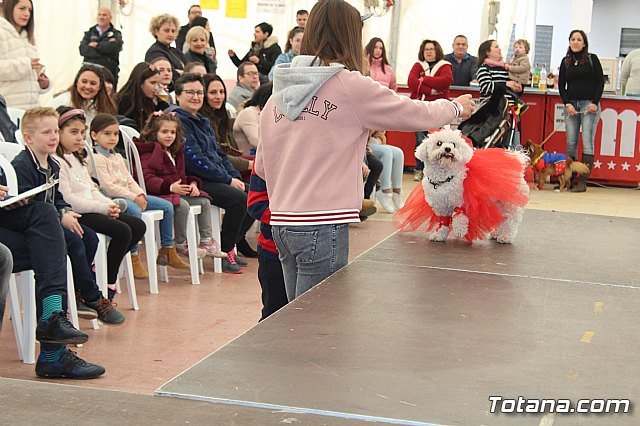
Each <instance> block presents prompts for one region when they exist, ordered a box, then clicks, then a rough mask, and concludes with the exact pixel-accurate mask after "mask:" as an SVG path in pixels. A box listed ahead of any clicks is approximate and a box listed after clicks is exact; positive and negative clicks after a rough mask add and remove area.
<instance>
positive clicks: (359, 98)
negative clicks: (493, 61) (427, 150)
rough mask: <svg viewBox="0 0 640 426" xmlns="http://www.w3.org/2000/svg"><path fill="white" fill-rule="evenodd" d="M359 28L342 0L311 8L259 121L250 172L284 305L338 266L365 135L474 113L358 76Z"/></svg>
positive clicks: (355, 202) (466, 100) (353, 211)
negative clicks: (264, 198) (262, 196)
mask: <svg viewBox="0 0 640 426" xmlns="http://www.w3.org/2000/svg"><path fill="white" fill-rule="evenodd" d="M362 26H363V24H362V21H361V18H360V13H359V12H358V10H357V9H356V8H354V7H353V6H351V5H350V4H349V3H347V2H346V1H344V0H320V1H318V2H317V3H316V5H315V6H314V7H313V10H312V11H311V14H310V15H309V21H308V23H307V27H306V29H305V36H304V39H303V40H302V48H301V54H300V55H298V56H296V57H295V58H294V59H293V62H292V63H291V64H281V65H277V66H276V69H275V71H274V78H273V96H272V97H271V99H270V100H269V101H268V102H267V104H266V105H265V107H264V110H263V113H262V114H260V144H259V145H258V149H257V153H256V159H255V164H254V170H255V173H256V175H257V176H258V177H259V178H261V179H263V180H264V181H265V182H266V187H267V192H268V194H269V204H270V210H271V225H273V238H274V241H275V242H276V245H277V247H278V251H279V256H280V260H281V262H282V270H283V274H284V278H285V287H286V291H287V297H288V298H289V300H293V299H294V298H296V297H298V296H299V295H301V294H302V293H304V292H305V291H307V290H308V289H310V288H312V287H313V286H315V285H316V284H317V283H319V282H320V281H322V280H324V279H325V278H327V277H328V276H329V275H331V274H332V273H334V272H335V271H337V270H338V269H340V268H342V267H343V266H345V265H346V264H347V259H348V255H349V223H354V222H359V221H360V218H359V214H358V213H359V211H360V207H361V205H362V199H363V193H364V188H363V182H362V170H361V165H362V159H363V158H364V156H365V149H366V144H367V137H368V134H369V130H370V129H387V130H399V131H405V132H415V131H418V130H424V129H433V128H438V127H441V126H444V125H446V124H449V123H451V121H452V120H453V119H455V118H456V117H462V118H467V117H469V116H470V115H471V111H472V110H473V102H472V101H471V95H463V96H461V97H459V98H457V99H456V100H454V101H453V102H452V101H449V100H446V99H439V100H437V101H435V102H422V101H417V100H411V99H409V98H407V97H405V96H398V95H397V94H396V93H395V92H393V91H391V90H389V89H388V88H386V87H383V86H381V85H380V84H378V83H376V82H374V81H373V80H371V79H370V78H368V77H364V76H363V75H362V74H361V73H360V71H361V69H362V58H364V53H363V49H362Z"/></svg>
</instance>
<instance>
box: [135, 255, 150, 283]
mask: <svg viewBox="0 0 640 426" xmlns="http://www.w3.org/2000/svg"><path fill="white" fill-rule="evenodd" d="M131 265H132V266H133V277H134V278H149V273H148V272H147V270H146V269H145V267H144V265H143V264H142V262H140V254H132V255H131Z"/></svg>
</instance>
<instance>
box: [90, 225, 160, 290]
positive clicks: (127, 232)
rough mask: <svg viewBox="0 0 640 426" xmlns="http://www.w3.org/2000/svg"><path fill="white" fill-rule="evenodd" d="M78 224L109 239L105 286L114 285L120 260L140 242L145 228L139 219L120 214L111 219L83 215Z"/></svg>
mask: <svg viewBox="0 0 640 426" xmlns="http://www.w3.org/2000/svg"><path fill="white" fill-rule="evenodd" d="M78 222H80V223H81V224H83V225H84V226H87V227H89V228H91V229H93V230H94V231H95V232H97V233H99V234H104V235H106V236H108V237H111V242H110V243H109V248H108V249H107V281H108V282H107V284H115V282H116V280H117V279H118V269H120V263H121V262H122V259H123V258H124V256H125V255H126V254H127V252H128V251H129V250H131V247H133V246H134V245H135V244H136V243H137V242H138V241H140V239H141V238H142V236H143V235H144V233H145V231H146V230H147V226H146V225H145V224H144V222H143V221H142V220H141V219H138V218H137V217H133V216H130V215H128V214H121V215H120V217H118V218H117V219H113V218H111V217H109V216H107V215H104V214H100V213H84V214H83V215H82V217H80V218H79V219H78Z"/></svg>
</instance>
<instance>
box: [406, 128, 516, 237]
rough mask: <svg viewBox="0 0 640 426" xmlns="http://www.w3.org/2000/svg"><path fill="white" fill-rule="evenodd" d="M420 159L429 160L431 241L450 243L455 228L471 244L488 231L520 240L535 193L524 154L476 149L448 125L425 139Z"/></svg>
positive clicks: (426, 178)
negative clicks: (526, 207) (530, 198)
mask: <svg viewBox="0 0 640 426" xmlns="http://www.w3.org/2000/svg"><path fill="white" fill-rule="evenodd" d="M416 158H418V159H420V160H422V161H423V162H424V179H423V180H422V187H423V189H424V199H425V200H426V202H427V204H428V206H429V207H430V209H432V211H433V216H434V217H431V218H430V221H431V226H430V227H429V228H430V229H432V230H433V228H435V231H434V232H433V233H432V234H431V235H430V237H429V239H430V240H431V241H445V240H446V239H447V236H448V235H449V232H450V231H453V234H454V235H455V236H456V237H458V238H464V239H466V240H468V241H469V242H471V241H472V240H474V239H483V238H485V237H486V236H487V235H491V236H492V237H493V238H495V239H496V240H497V241H498V242H499V243H511V242H513V241H514V239H515V237H516V234H517V232H518V225H519V224H520V222H521V220H522V214H523V211H524V205H526V203H527V201H528V195H529V187H528V185H527V184H526V182H525V180H524V168H525V167H526V165H527V157H526V155H525V154H524V153H521V152H513V151H506V150H503V149H499V148H493V149H485V150H478V151H475V152H474V150H473V148H472V147H471V145H470V143H469V141H468V139H466V138H465V137H464V136H463V135H462V134H461V133H460V132H459V131H457V130H450V129H444V130H440V131H437V132H434V133H431V134H430V135H429V136H427V138H425V140H424V141H423V142H422V144H421V145H420V146H419V147H418V148H417V149H416ZM417 189H419V188H417ZM414 207H415V206H414ZM409 208H410V207H409ZM424 209H425V210H426V209H427V207H424ZM405 213H406V212H405Z"/></svg>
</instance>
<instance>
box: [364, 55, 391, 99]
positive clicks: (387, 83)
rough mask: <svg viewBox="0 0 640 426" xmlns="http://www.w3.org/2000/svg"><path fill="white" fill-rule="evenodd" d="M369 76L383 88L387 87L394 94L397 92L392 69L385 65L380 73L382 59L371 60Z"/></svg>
mask: <svg viewBox="0 0 640 426" xmlns="http://www.w3.org/2000/svg"><path fill="white" fill-rule="evenodd" d="M369 75H370V76H371V78H372V79H374V80H375V81H377V82H378V83H380V84H382V85H383V86H384V87H388V88H389V89H391V90H393V91H394V92H397V91H398V83H397V82H396V75H395V73H394V72H393V68H391V67H390V66H389V65H385V66H384V72H382V58H378V59H375V58H374V59H372V60H371V68H370V69H369Z"/></svg>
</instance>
